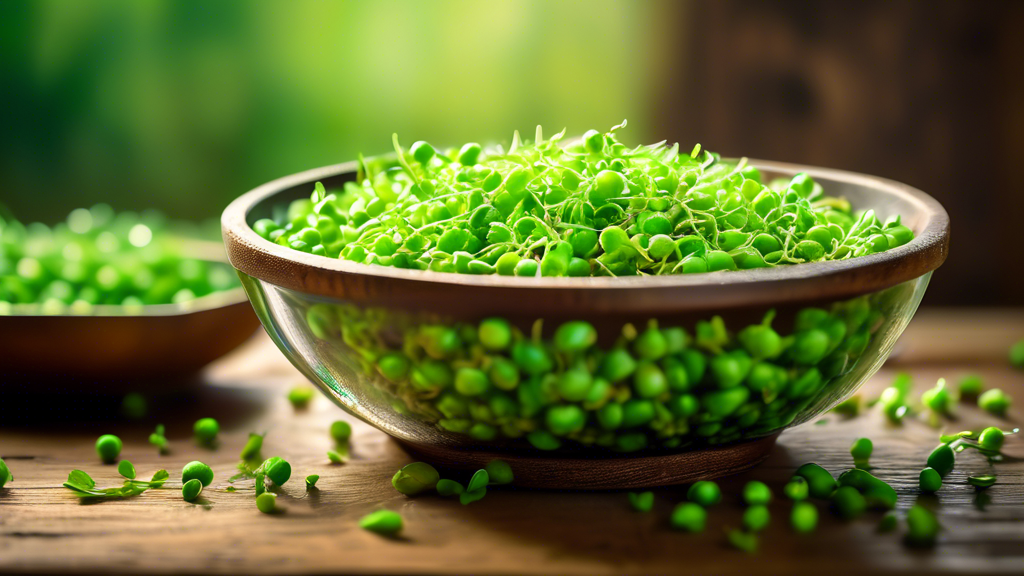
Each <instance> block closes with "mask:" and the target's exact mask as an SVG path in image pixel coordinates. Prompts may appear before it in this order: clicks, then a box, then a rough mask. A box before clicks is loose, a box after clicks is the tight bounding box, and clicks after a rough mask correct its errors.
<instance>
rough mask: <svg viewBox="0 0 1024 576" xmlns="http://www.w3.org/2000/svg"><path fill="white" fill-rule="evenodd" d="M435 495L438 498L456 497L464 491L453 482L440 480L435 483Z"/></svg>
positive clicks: (460, 485)
mask: <svg viewBox="0 0 1024 576" xmlns="http://www.w3.org/2000/svg"><path fill="white" fill-rule="evenodd" d="M436 488H437V493H438V495H440V496H458V495H459V494H462V493H463V492H465V491H466V489H465V488H463V486H462V484H459V483H458V482H456V481H455V480H446V479H443V478H442V479H441V480H438V481H437V486H436Z"/></svg>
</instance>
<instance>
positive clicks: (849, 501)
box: [831, 486, 867, 520]
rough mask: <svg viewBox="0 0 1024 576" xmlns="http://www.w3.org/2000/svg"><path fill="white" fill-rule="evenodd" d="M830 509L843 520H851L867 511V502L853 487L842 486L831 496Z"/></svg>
mask: <svg viewBox="0 0 1024 576" xmlns="http://www.w3.org/2000/svg"><path fill="white" fill-rule="evenodd" d="M831 500H832V508H833V509H834V510H835V511H836V514H838V515H839V517H840V518H842V519H843V520H853V519H854V518H857V517H858V516H860V515H861V514H863V513H864V511H865V510H866V509H867V502H866V501H865V500H864V496H861V494H860V492H858V491H857V489H856V488H854V487H853V486H843V487H842V488H839V489H838V490H836V491H835V492H834V493H833V494H832V498H831Z"/></svg>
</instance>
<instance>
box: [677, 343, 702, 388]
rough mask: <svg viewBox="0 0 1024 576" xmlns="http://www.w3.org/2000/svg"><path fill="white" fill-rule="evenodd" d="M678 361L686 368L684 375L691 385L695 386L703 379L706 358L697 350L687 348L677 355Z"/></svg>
mask: <svg viewBox="0 0 1024 576" xmlns="http://www.w3.org/2000/svg"><path fill="white" fill-rule="evenodd" d="M679 360H680V361H681V362H682V363H683V366H685V367H686V374H687V376H688V377H689V380H690V383H691V384H692V385H697V384H699V383H700V382H701V380H703V379H704V374H705V372H706V371H707V358H705V357H704V354H702V353H700V352H699V351H697V350H694V349H692V348H688V349H686V350H683V351H682V352H680V353H679Z"/></svg>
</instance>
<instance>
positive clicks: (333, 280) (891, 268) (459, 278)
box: [221, 160, 950, 317]
mask: <svg viewBox="0 0 1024 576" xmlns="http://www.w3.org/2000/svg"><path fill="white" fill-rule="evenodd" d="M749 164H751V165H753V166H755V167H757V168H758V169H760V170H762V171H763V172H766V173H768V174H771V175H793V174H796V173H798V172H806V173H808V174H809V175H810V176H811V177H813V178H815V179H816V180H819V181H821V182H822V185H823V186H824V187H825V190H826V192H829V193H835V191H834V190H832V191H831V192H830V183H831V184H832V185H843V186H850V187H853V188H855V189H857V190H858V192H857V193H858V194H868V195H869V196H871V197H872V198H873V201H871V202H869V203H870V204H871V206H861V205H859V204H856V205H855V207H856V208H862V209H866V208H874V209H876V211H878V210H879V209H880V208H892V211H893V212H894V213H899V214H900V215H901V216H902V218H903V221H904V223H906V224H908V225H909V226H910V227H911V228H912V229H913V230H914V232H915V234H916V236H915V238H914V239H913V240H912V241H911V242H909V243H907V244H905V245H903V246H899V247H897V248H893V249H891V250H887V251H885V252H882V253H879V254H872V255H868V256H862V257H858V258H851V259H848V260H840V261H829V262H811V263H806V264H796V265H790V266H777V267H774V268H759V269H753V270H739V271H721V272H710V273H705V274H685V275H684V274H676V275H667V276H646V277H637V276H633V277H617V278H616V277H587V278H521V277H514V276H498V275H488V276H476V275H468V274H453V273H443V272H432V271H423V270H406V269H401V268H392V267H386V266H371V265H366V264H360V263H356V262H350V261H345V260H341V259H336V258H328V257H325V256H316V255H313V254H307V253H304V252H299V251H297V250H293V249H291V248H288V247H284V246H280V245H277V244H275V243H273V242H270V241H268V240H265V239H264V238H262V237H260V236H259V235H258V234H256V232H255V231H254V230H253V229H252V227H251V225H250V222H249V220H250V218H252V219H253V220H254V219H255V217H254V216H253V215H252V214H253V211H254V209H255V208H257V206H260V207H262V208H266V206H267V203H268V202H273V199H274V198H275V197H276V196H278V195H280V194H283V193H287V192H289V191H292V192H293V193H294V192H295V191H296V190H300V189H301V190H308V191H311V190H312V188H313V183H314V182H317V181H328V182H327V183H328V184H329V185H334V184H337V183H340V182H342V181H345V180H352V179H354V176H355V172H356V163H354V162H348V163H344V164H337V165H333V166H326V167H322V168H316V169H313V170H307V171H304V172H300V173H298V174H293V175H291V176H285V177H283V178H279V179H277V180H273V181H271V182H268V183H266V184H264V185H262V186H259V187H257V188H255V189H254V190H252V191H250V192H248V193H246V194H244V195H242V196H240V197H239V198H237V199H235V200H234V201H233V202H232V203H231V204H230V205H229V206H228V207H227V208H226V209H225V211H224V214H223V216H222V218H221V225H222V230H223V234H224V241H225V245H226V248H227V252H228V259H229V261H230V262H231V264H232V265H233V266H234V267H235V268H236V269H238V270H239V271H241V272H243V273H245V274H247V275H249V276H251V277H254V278H257V279H259V280H263V281H265V282H268V283H270V284H273V285H275V286H278V287H280V288H285V289H288V290H293V291H297V292H302V293H305V294H308V295H312V296H316V297H323V298H328V299H335V300H344V301H348V302H352V303H359V304H366V305H374V304H376V305H398V306H403V307H408V308H419V309H430V310H431V311H435V312H445V311H463V310H464V309H465V308H466V303H467V302H472V303H474V305H473V306H469V307H470V308H477V309H485V308H486V309H488V310H491V311H492V312H491V313H494V314H500V313H508V312H519V313H524V312H529V313H536V314H545V313H550V314H556V315H559V316H563V317H564V316H568V315H573V314H579V315H587V314H594V313H605V312H608V313H618V314H635V313H643V314H649V313H650V314H654V313H659V312H680V311H697V310H715V309H722V308H730V307H738V306H742V307H752V306H775V305H779V304H786V303H798V302H805V301H822V300H839V299H843V298H850V297H854V296H858V295H861V294H868V293H872V292H876V291H879V290H883V289H886V288H889V287H892V286H895V285H897V284H900V283H903V282H906V281H909V280H913V279H915V278H918V277H920V276H922V275H924V274H927V273H928V272H931V271H933V270H935V269H936V268H938V267H939V266H940V265H941V264H942V263H943V262H944V261H945V259H946V256H947V254H948V249H949V233H950V231H949V216H948V215H947V214H946V211H945V210H944V209H943V207H942V206H941V205H940V204H939V203H938V202H937V201H936V200H935V199H933V198H932V197H931V196H929V195H927V194H925V193H924V192H922V191H920V190H918V189H916V188H913V187H911V186H908V185H906V184H902V183H899V182H895V181H892V180H887V179H884V178H879V177H876V176H869V175H865V174H858V173H854V172H847V171H842V170H834V169H829V168H818V167H813V166H804V165H798V164H788V163H782V162H771V161H763V160H749Z"/></svg>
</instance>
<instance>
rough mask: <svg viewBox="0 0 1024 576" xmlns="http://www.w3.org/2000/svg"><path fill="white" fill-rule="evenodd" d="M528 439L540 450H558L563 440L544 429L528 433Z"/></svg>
mask: <svg viewBox="0 0 1024 576" xmlns="http://www.w3.org/2000/svg"><path fill="white" fill-rule="evenodd" d="M526 440H527V441H529V443H530V444H532V445H533V447H534V448H536V449H538V450H557V449H558V448H559V447H560V446H561V445H562V441H561V440H559V439H558V438H555V437H554V436H552V435H551V433H549V432H546V431H544V430H534V431H533V432H530V433H529V434H527V435H526Z"/></svg>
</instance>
